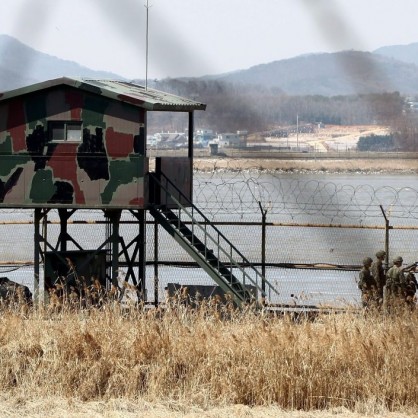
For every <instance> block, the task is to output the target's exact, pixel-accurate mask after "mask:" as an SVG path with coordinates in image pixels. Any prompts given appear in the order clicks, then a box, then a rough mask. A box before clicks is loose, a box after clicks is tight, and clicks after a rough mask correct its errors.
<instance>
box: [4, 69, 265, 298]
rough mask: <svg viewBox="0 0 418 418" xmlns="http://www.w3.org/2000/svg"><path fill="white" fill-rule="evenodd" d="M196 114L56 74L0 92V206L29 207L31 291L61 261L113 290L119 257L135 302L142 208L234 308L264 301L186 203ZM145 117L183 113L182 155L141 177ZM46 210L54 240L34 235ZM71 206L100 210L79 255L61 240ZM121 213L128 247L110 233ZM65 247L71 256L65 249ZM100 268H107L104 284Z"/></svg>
mask: <svg viewBox="0 0 418 418" xmlns="http://www.w3.org/2000/svg"><path fill="white" fill-rule="evenodd" d="M205 108H206V105H204V104H202V103H198V102H195V101H191V100H188V99H185V98H181V97H178V96H174V95H170V94H166V93H163V92H161V91H157V90H153V89H145V88H144V87H141V86H139V85H136V84H132V83H127V82H121V81H108V80H87V79H76V78H67V77H64V78H59V79H55V80H50V81H46V82H42V83H38V84H34V85H31V86H28V87H25V88H21V89H16V90H13V91H9V92H5V93H0V209H1V208H24V209H33V210H34V215H35V216H34V225H35V234H34V240H35V241H34V248H35V254H34V276H35V277H34V279H35V292H36V291H37V290H38V289H39V286H41V289H42V286H44V280H43V279H45V277H43V278H42V277H40V263H42V262H43V263H44V272H45V273H44V274H45V275H47V274H48V269H49V270H50V271H54V272H59V271H60V269H62V268H63V266H66V265H67V264H68V259H69V258H71V259H72V262H73V263H74V260H75V263H74V264H76V265H77V269H79V270H80V271H81V272H82V273H83V274H85V275H90V274H92V275H93V276H96V279H99V280H100V281H101V282H102V284H104V285H108V284H109V283H110V282H112V283H113V284H114V285H117V283H118V277H117V276H118V271H119V258H120V257H121V256H123V258H124V259H125V262H126V267H127V274H126V280H132V282H133V284H134V285H135V286H136V288H137V290H138V294H139V295H140V297H142V298H145V296H144V295H145V294H146V292H145V265H146V254H145V252H146V246H145V242H146V240H145V231H146V228H145V223H146V212H147V211H149V213H150V214H151V215H152V216H153V217H154V219H155V221H156V222H158V223H159V224H161V225H162V226H163V227H164V228H165V229H166V230H167V231H168V232H169V233H170V234H171V235H172V236H173V238H174V239H175V240H176V241H177V242H179V244H180V245H181V246H182V247H183V248H184V249H185V250H186V251H187V252H188V253H189V254H190V255H191V256H192V257H193V259H194V260H196V262H197V263H198V265H200V266H201V267H202V268H203V269H205V270H206V271H207V272H208V274H209V275H210V276H211V277H212V278H213V279H214V281H215V282H216V283H217V284H218V285H220V287H221V288H222V289H223V290H224V291H225V292H230V293H232V295H233V298H234V300H235V301H236V302H237V304H241V303H243V302H246V301H249V300H252V299H253V298H254V295H255V294H256V293H257V289H258V288H259V289H260V291H261V294H262V295H263V296H265V295H266V293H265V290H266V283H267V282H266V281H265V280H264V279H263V278H262V277H261V275H260V274H259V273H258V272H257V271H256V270H255V269H253V268H252V267H250V269H249V268H248V266H249V265H250V264H251V263H249V262H248V260H246V259H245V257H243V256H242V254H241V253H240V252H239V251H238V250H236V248H235V247H234V246H233V245H232V244H231V243H230V242H229V241H228V240H227V239H226V238H225V237H224V236H223V235H222V234H221V233H220V232H219V231H218V230H217V229H216V228H214V227H213V226H211V225H210V221H209V220H208V219H207V218H205V217H204V215H203V214H202V213H201V212H200V211H199V210H198V209H197V208H196V207H195V206H194V205H193V202H192V184H193V179H192V173H193V171H192V168H193V131H194V111H195V110H204V109H205ZM152 111H169V112H186V113H188V149H187V157H157V158H156V159H155V167H154V169H153V171H150V169H149V157H148V156H147V149H146V137H147V135H146V134H147V114H148V112H152ZM51 209H56V210H57V211H58V214H59V219H60V233H59V236H58V240H57V242H56V243H51V242H49V241H48V239H47V236H48V234H47V233H46V231H45V230H44V231H43V232H41V228H40V227H41V224H42V223H43V224H44V228H47V226H46V225H47V223H46V222H45V219H46V217H47V214H48V212H49V211H50V210H51ZM79 209H96V210H97V209H99V210H102V211H103V214H104V217H105V220H106V223H107V225H108V227H107V228H108V229H107V236H106V237H105V239H104V241H103V242H101V243H98V244H97V246H96V247H95V248H90V249H84V248H82V246H81V245H80V244H79V243H77V242H76V240H75V239H74V238H73V237H71V236H70V235H69V233H68V230H67V226H68V221H69V219H70V217H71V216H73V214H74V213H75V212H76V211H77V210H79ZM123 210H128V211H130V212H131V213H132V214H133V215H134V217H135V219H136V220H137V222H138V226H139V228H138V231H139V233H138V236H137V237H136V238H135V239H134V240H132V242H131V243H130V244H129V245H126V244H125V242H124V240H123V237H122V236H121V234H120V228H119V224H120V218H121V213H122V211H123ZM209 227H211V228H212V231H211V232H209V231H208V229H209ZM69 243H71V245H72V246H73V247H74V246H75V247H76V248H77V251H68V244H69ZM97 260H99V261H97ZM92 265H93V270H94V273H92V271H91V266H92ZM103 265H105V268H106V269H108V271H111V273H110V274H108V275H107V277H106V274H104V273H103V268H102V267H101V266H103ZM245 265H247V267H243V266H245ZM86 266H89V268H90V270H89V269H88V268H87V267H86ZM134 267H138V273H136V272H135V269H134ZM66 268H68V266H67V267H66ZM249 285H250V286H249ZM267 286H269V287H270V285H269V284H268V283H267ZM249 289H252V291H250V290H249ZM254 292H256V293H254Z"/></svg>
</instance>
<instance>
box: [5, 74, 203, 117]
mask: <svg viewBox="0 0 418 418" xmlns="http://www.w3.org/2000/svg"><path fill="white" fill-rule="evenodd" d="M60 85H67V86H70V87H75V88H77V89H80V90H84V91H88V92H91V93H95V94H99V95H102V96H105V97H108V98H110V99H114V100H119V101H121V102H125V103H129V104H131V105H133V106H137V107H141V108H144V109H146V110H151V111H153V110H154V111H168V112H190V111H193V110H205V109H206V105H205V104H203V103H199V102H196V101H193V100H189V99H186V98H184V97H180V96H176V95H174V94H169V93H165V92H162V91H159V90H154V89H150V88H145V87H143V86H140V85H138V84H135V83H130V82H126V81H119V80H91V79H85V78H76V77H61V78H56V79H53V80H47V81H43V82H40V83H36V84H32V85H30V86H26V87H21V88H18V89H15V90H10V91H7V92H3V93H0V102H1V101H4V100H8V99H11V98H14V97H18V96H21V95H25V94H29V93H34V92H37V91H41V90H45V89H48V88H51V87H56V86H60Z"/></svg>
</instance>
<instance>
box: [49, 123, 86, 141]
mask: <svg viewBox="0 0 418 418" xmlns="http://www.w3.org/2000/svg"><path fill="white" fill-rule="evenodd" d="M81 125H82V124H81V122H57V121H54V122H49V124H48V131H49V138H50V140H51V141H71V142H81V138H82V127H81Z"/></svg>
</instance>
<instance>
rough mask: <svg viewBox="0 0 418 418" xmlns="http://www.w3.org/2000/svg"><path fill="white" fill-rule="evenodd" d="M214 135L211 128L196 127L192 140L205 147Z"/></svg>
mask: <svg viewBox="0 0 418 418" xmlns="http://www.w3.org/2000/svg"><path fill="white" fill-rule="evenodd" d="M215 137H216V135H215V134H214V132H213V130H212V129H198V130H197V131H196V135H195V138H194V142H195V143H196V144H199V145H201V146H203V147H207V146H208V144H209V142H210V141H212V140H213V139H214V138H215Z"/></svg>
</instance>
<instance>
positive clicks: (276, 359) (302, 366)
mask: <svg viewBox="0 0 418 418" xmlns="http://www.w3.org/2000/svg"><path fill="white" fill-rule="evenodd" d="M417 341H418V317H417V313H416V311H415V312H413V313H411V312H407V313H402V314H399V315H397V316H391V317H387V316H383V315H379V314H376V315H372V314H370V315H367V316H364V315H358V314H355V313H349V314H335V315H323V316H320V317H318V318H316V319H315V320H314V321H312V320H307V319H306V320H304V319H302V320H298V321H295V320H294V319H292V317H290V316H284V317H277V316H276V317H272V316H271V315H270V314H266V313H263V312H258V313H254V312H252V311H234V310H232V309H231V308H228V307H226V308H223V309H219V308H215V307H214V306H211V304H210V303H208V304H203V305H202V306H201V307H200V308H199V309H196V310H191V309H190V308H186V307H184V306H182V305H176V306H174V307H173V306H171V307H168V308H167V310H164V311H161V310H145V309H138V308H127V309H123V310H122V309H121V307H120V306H119V305H117V304H114V303H110V302H109V303H107V304H106V305H104V306H102V307H101V308H100V309H94V308H91V309H85V310H73V309H65V308H64V309H61V310H60V311H59V312H57V311H54V312H48V311H44V312H42V311H40V310H36V311H35V310H34V311H32V310H30V311H27V310H23V311H22V310H19V309H7V308H4V309H3V311H2V312H1V316H0V390H1V392H2V398H1V399H0V410H1V409H3V411H4V410H5V409H4V408H6V409H7V405H10V402H11V401H10V399H15V400H16V399H20V400H22V401H21V402H23V403H24V404H25V405H26V404H27V402H29V399H30V400H32V402H33V400H34V399H36V398H38V397H39V398H40V399H44V400H45V399H51V398H52V399H64V400H66V401H65V402H67V404H68V402H70V401H69V400H71V399H73V400H74V399H77V400H79V401H83V402H90V403H91V402H93V403H94V402H96V403H97V402H99V403H100V402H101V403H102V405H103V403H105V404H107V405H109V403H110V404H111V405H114V404H113V403H112V402H114V400H115V399H123V400H124V402H125V403H126V404H129V403H133V404H138V403H139V404H141V405H145V404H147V405H164V408H168V409H167V410H173V411H175V410H177V412H179V413H181V414H184V413H185V411H190V410H196V411H206V410H209V409H213V408H221V409H225V408H226V410H228V409H229V410H230V409H231V408H233V406H234V405H243V406H245V408H249V409H248V410H249V411H254V410H255V409H253V408H266V407H272V406H273V407H274V408H276V409H277V410H287V411H290V410H305V411H313V410H321V411H331V410H332V408H334V409H335V408H337V409H338V408H339V409H340V410H343V411H345V412H347V414H348V415H347V416H350V414H382V416H384V415H386V414H388V413H389V412H391V411H392V412H393V411H397V412H398V415H397V416H399V413H403V414H406V415H405V416H407V415H408V414H411V415H412V416H413V415H414V414H417V413H418V405H417V400H418V373H417V372H418V349H417ZM28 395H29V398H28ZM23 400H24V401H23ZM50 402H51V401H50ZM70 404H71V402H70ZM167 405H168V406H167ZM244 415H245V414H244ZM244 415H241V416H244ZM247 415H248V414H247ZM2 416H6V415H5V414H2ZM80 416H81V415H80ZM92 416H93V415H92ZM112 416H113V415H112ZM115 416H118V415H115ZM120 416H122V415H120ZM132 416H133V415H132ZM137 416H139V415H137ZM144 416H145V415H144ZM146 416H150V415H146ZM155 416H157V415H155ZM161 416H163V415H161ZM172 416H174V414H173V415H172ZM196 416H198V415H196ZM200 416H202V415H200ZM207 416H211V415H207ZM213 416H222V415H213ZM225 416H227V415H225ZM229 416H233V414H232V413H231V414H230V415H229ZM237 416H238V415H237ZM248 416H252V415H248ZM254 416H269V415H261V414H260V415H254ZM271 416H274V415H271Z"/></svg>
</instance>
